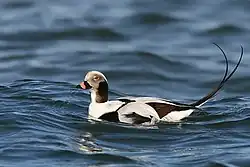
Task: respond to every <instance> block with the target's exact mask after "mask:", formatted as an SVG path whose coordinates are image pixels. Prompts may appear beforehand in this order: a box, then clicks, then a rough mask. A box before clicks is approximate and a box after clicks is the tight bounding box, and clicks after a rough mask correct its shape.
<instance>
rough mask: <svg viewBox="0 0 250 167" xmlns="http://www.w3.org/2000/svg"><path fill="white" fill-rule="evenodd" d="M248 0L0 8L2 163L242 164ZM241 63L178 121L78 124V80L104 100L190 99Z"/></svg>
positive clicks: (6, 2)
mask: <svg viewBox="0 0 250 167" xmlns="http://www.w3.org/2000/svg"><path fill="white" fill-rule="evenodd" d="M249 27H250V1H247V0H242V1H233V0H227V1H226V0H210V1H206V0H199V1H195V0H189V1H180V0H169V1H164V0H158V1H153V0H123V1H108V0H93V1H90V0H72V1H67V0H61V1H53V0H40V1H35V0H2V1H0V108H1V110H0V166H3V167H21V166H25V167H44V166H49V167H57V166H60V167H64V166H65V167H70V166H72V167H78V166H79V167H80V166H81V167H82V166H133V167H134V166H138V167H139V166H159V167H162V166H164V167H165V166H167V167H177V166H178V167H179V166H183V167H186V166H197V167H200V166H205V167H235V166H241V167H248V166H250V156H249V155H250V140H249V139H250V129H249V125H250V109H249V108H250V105H249V104H250V96H249V95H250V93H249V92H250V87H249V83H250V75H249V70H250V67H249V62H250V57H249V51H250V47H249V41H250V28H249ZM213 42H216V43H217V44H219V45H220V46H221V47H222V48H223V49H224V50H225V52H226V53H227V56H228V59H229V60H230V61H229V62H230V69H232V68H233V66H235V64H236V63H237V61H238V58H239V56H240V45H243V47H244V51H245V52H244V57H243V61H242V63H241V65H240V67H239V69H238V71H237V72H236V73H235V75H234V76H233V77H232V79H231V80H230V81H229V82H228V83H227V84H226V85H225V87H224V88H223V90H222V91H221V92H220V93H219V94H218V96H216V98H214V99H213V100H212V101H210V102H208V103H207V104H206V105H204V107H203V108H202V110H201V111H196V112H195V113H193V114H192V115H191V116H190V117H189V118H187V119H184V120H183V121H181V122H180V123H166V124H160V125H158V126H153V127H150V128H146V127H135V126H131V125H124V124H115V123H107V122H93V121H89V120H88V119H87V114H88V113H87V110H88V105H89V102H90V98H89V93H88V92H87V91H83V90H79V89H76V88H75V86H76V85H77V84H78V83H79V82H80V81H82V80H83V78H84V75H85V74H86V72H88V71H90V70H99V71H101V72H103V73H104V74H105V75H106V77H107V78H108V81H109V85H110V92H109V93H110V98H111V99H112V98H116V97H120V96H122V95H136V96H140V95H141V96H156V97H162V98H167V99H172V100H176V101H179V102H185V103H191V102H194V101H195V100H197V99H199V98H200V97H202V96H203V95H205V94H206V93H207V92H209V91H210V90H211V89H212V88H213V87H214V86H216V84H217V83H218V82H219V81H220V80H221V78H222V76H223V73H224V70H225V64H224V59H223V56H222V55H221V53H220V51H219V50H218V48H216V47H215V46H214V45H212V43H213Z"/></svg>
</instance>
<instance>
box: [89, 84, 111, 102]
mask: <svg viewBox="0 0 250 167" xmlns="http://www.w3.org/2000/svg"><path fill="white" fill-rule="evenodd" d="M107 101H108V84H107V83H106V82H101V83H100V85H99V87H98V89H93V90H91V102H92V103H105V102H107Z"/></svg>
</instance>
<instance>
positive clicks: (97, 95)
mask: <svg viewBox="0 0 250 167" xmlns="http://www.w3.org/2000/svg"><path fill="white" fill-rule="evenodd" d="M215 45H216V46H217V47H218V48H219V49H220V51H221V52H222V54H223V56H224V58H225V62H226V69H225V74H224V77H223V79H222V80H221V82H220V83H219V85H218V86H217V87H216V88H214V89H213V90H212V91H211V92H210V93H208V94H207V95H206V96H204V97H203V98H201V99H200V100H197V101H196V102H194V103H192V104H182V103H178V102H174V101H170V100H166V99H161V98H156V97H122V98H118V99H116V100H113V101H109V100H108V81H107V78H106V77H105V76H104V75H103V74H102V73H101V72H98V71H90V72H88V73H87V74H86V76H85V79H84V81H83V82H81V83H80V85H78V86H79V87H80V88H82V89H89V90H90V93H91V103H90V105H89V117H90V118H94V119H101V120H106V121H111V122H123V123H130V124H147V125H153V124H155V123H157V122H160V121H166V122H176V121H180V120H181V119H183V118H185V117H188V116H189V115H190V114H191V113H192V112H193V111H194V110H196V109H198V108H199V107H201V106H202V105H203V104H204V103H206V102H207V101H208V100H210V99H211V98H213V97H214V96H215V95H216V93H217V92H218V91H219V90H220V89H221V88H222V87H223V85H224V84H225V83H226V82H227V81H228V80H229V79H230V78H231V76H232V75H233V74H234V72H235V71H236V70H237V68H238V66H239V64H240V62H241V59H242V56H243V47H242V46H241V55H240V58H239V61H238V63H237V64H236V66H235V68H234V69H233V71H232V72H231V73H230V74H229V75H228V59H227V57H226V54H225V53H224V51H223V50H222V49H221V48H220V46H218V45H217V44H215Z"/></svg>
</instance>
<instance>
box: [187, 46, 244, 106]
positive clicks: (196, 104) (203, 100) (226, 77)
mask: <svg viewBox="0 0 250 167" xmlns="http://www.w3.org/2000/svg"><path fill="white" fill-rule="evenodd" d="M214 45H215V46H217V47H218V48H219V49H220V51H221V52H222V54H223V56H224V58H225V61H226V70H225V74H224V76H223V79H222V80H221V82H220V83H219V85H218V86H217V87H215V88H214V89H213V90H212V91H211V92H210V93H208V94H207V95H206V96H204V97H202V98H201V99H200V100H198V101H196V102H194V103H192V104H190V106H193V107H200V106H202V105H203V104H205V103H206V102H207V101H208V100H210V99H211V98H213V97H215V96H216V93H217V92H218V91H219V90H220V89H221V88H222V87H223V86H224V84H225V83H226V82H227V81H228V80H229V79H230V78H231V77H232V75H233V74H234V73H235V71H236V70H237V68H238V67H239V65H240V62H241V60H242V56H243V47H242V46H240V47H241V55H240V58H239V61H238V63H237V64H236V66H235V67H234V69H233V71H232V72H231V73H230V74H229V75H227V74H228V59H227V56H226V54H225V52H224V51H223V50H222V48H221V47H220V46H219V45H218V44H216V43H214Z"/></svg>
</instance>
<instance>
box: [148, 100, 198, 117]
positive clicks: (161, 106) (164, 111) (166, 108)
mask: <svg viewBox="0 0 250 167" xmlns="http://www.w3.org/2000/svg"><path fill="white" fill-rule="evenodd" d="M146 104H147V105H149V106H151V107H152V108H153V109H154V110H155V111H156V112H157V114H158V115H159V117H160V118H163V117H165V116H166V115H168V114H169V113H171V112H172V111H184V110H188V109H194V107H192V106H178V105H173V104H166V103H158V102H149V103H146Z"/></svg>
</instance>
